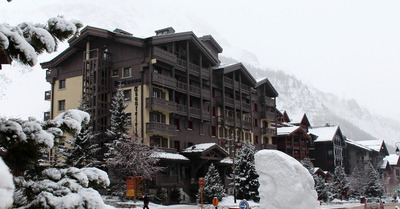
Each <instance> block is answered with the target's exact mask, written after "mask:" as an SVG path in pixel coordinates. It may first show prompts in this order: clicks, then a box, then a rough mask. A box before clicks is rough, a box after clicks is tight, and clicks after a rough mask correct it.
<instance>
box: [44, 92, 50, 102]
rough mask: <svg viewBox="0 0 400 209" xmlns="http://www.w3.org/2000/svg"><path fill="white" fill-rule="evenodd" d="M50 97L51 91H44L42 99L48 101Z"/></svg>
mask: <svg viewBox="0 0 400 209" xmlns="http://www.w3.org/2000/svg"><path fill="white" fill-rule="evenodd" d="M50 99H51V91H45V92H44V100H46V101H49V100H50Z"/></svg>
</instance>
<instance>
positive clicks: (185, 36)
mask: <svg viewBox="0 0 400 209" xmlns="http://www.w3.org/2000/svg"><path fill="white" fill-rule="evenodd" d="M149 39H150V40H151V42H152V43H153V44H163V43H168V42H175V41H184V40H191V41H192V42H193V43H194V44H195V45H196V46H197V47H198V48H199V49H200V51H201V52H203V54H204V55H205V56H206V57H207V58H208V59H210V60H211V61H212V62H213V64H215V65H217V64H219V59H218V56H216V55H214V54H213V53H211V51H210V49H208V47H207V46H206V45H205V44H204V42H203V41H202V40H200V38H198V37H197V36H196V35H195V34H194V33H193V32H192V31H189V32H181V33H169V34H165V35H161V36H160V35H159V36H152V37H150V38H149ZM214 41H215V40H214ZM221 49H222V48H221Z"/></svg>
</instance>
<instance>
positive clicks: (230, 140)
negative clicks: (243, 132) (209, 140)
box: [225, 134, 241, 203]
mask: <svg viewBox="0 0 400 209" xmlns="http://www.w3.org/2000/svg"><path fill="white" fill-rule="evenodd" d="M228 142H229V143H227V144H225V147H233V157H232V170H233V175H232V177H233V201H234V203H236V172H235V170H236V164H235V158H236V146H240V145H241V143H240V142H237V141H236V140H235V139H234V137H233V134H232V135H231V137H230V138H229V140H228Z"/></svg>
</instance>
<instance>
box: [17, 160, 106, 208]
mask: <svg viewBox="0 0 400 209" xmlns="http://www.w3.org/2000/svg"><path fill="white" fill-rule="evenodd" d="M41 179H42V180H37V181H33V180H29V181H25V180H24V179H23V178H21V177H20V178H17V179H16V184H17V188H18V189H17V190H16V193H15V194H16V197H15V204H16V205H17V206H18V207H21V206H22V208H36V207H39V206H41V207H46V208H92V209H111V208H113V207H111V206H108V205H106V204H105V203H104V202H103V199H102V198H101V196H100V194H99V193H98V192H97V191H96V190H94V189H93V188H90V187H88V186H89V185H91V184H92V183H94V184H95V185H102V186H103V187H106V186H108V185H109V184H110V180H109V178H108V176H107V174H106V173H105V172H104V171H101V170H99V169H97V168H82V169H78V168H75V167H71V168H67V169H56V168H49V169H46V170H44V171H43V172H42V178H41ZM26 194H30V195H29V196H28V197H27V196H26Z"/></svg>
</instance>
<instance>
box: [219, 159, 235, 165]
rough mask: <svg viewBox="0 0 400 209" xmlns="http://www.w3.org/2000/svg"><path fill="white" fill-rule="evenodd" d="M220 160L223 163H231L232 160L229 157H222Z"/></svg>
mask: <svg viewBox="0 0 400 209" xmlns="http://www.w3.org/2000/svg"><path fill="white" fill-rule="evenodd" d="M220 162H221V163H223V164H233V160H232V159H231V158H224V159H222V160H221V161H220Z"/></svg>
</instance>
